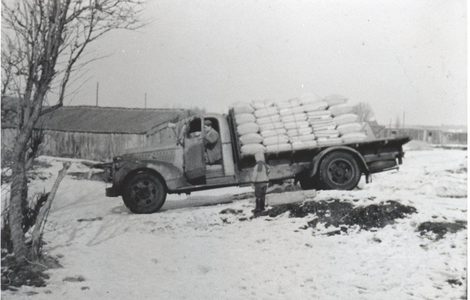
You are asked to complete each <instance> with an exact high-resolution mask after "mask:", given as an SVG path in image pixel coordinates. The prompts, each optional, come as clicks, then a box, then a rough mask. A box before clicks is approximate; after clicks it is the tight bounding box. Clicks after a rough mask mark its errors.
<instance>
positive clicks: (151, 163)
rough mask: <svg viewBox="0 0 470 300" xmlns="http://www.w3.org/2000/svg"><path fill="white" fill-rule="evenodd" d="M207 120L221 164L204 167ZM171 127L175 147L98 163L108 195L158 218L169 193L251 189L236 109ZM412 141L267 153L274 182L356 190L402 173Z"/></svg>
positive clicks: (249, 166)
mask: <svg viewBox="0 0 470 300" xmlns="http://www.w3.org/2000/svg"><path fill="white" fill-rule="evenodd" d="M204 120H211V121H212V124H213V128H214V129H215V130H216V131H217V132H218V133H219V136H220V140H221V145H222V163H221V164H215V165H206V163H205V159H204V144H203V139H204V130H202V129H203V123H204ZM168 126H169V127H170V128H173V131H174V136H175V137H174V143H173V144H168V145H159V146H155V147H152V148H141V149H131V150H128V151H126V153H125V154H123V155H121V156H117V157H115V158H114V159H113V161H112V162H110V163H105V164H100V165H97V167H100V168H103V169H105V170H106V171H107V173H108V180H109V181H110V182H112V186H111V187H108V188H107V189H106V196H108V197H118V196H122V198H123V200H124V203H125V205H126V206H127V207H128V208H129V209H130V210H131V211H132V212H134V213H154V212H157V211H158V210H159V209H160V208H161V207H162V206H163V204H164V202H165V199H166V196H167V194H168V193H179V194H181V193H186V194H189V193H191V192H193V191H199V190H207V189H215V188H221V187H228V186H247V185H250V184H251V183H250V174H251V172H252V170H253V167H254V165H255V160H254V157H253V155H242V154H241V152H240V141H239V139H238V135H237V127H236V125H235V122H234V113H233V110H230V111H229V114H228V115H225V114H224V115H222V114H213V113H209V114H205V115H203V116H192V117H188V118H186V119H183V120H180V121H179V122H177V123H169V124H168ZM409 140H410V139H409V138H408V137H401V138H392V139H377V140H371V141H364V142H361V143H352V144H343V145H339V146H324V147H314V148H310V149H305V150H298V151H286V152H279V153H268V154H266V162H267V164H268V165H269V166H270V174H269V178H270V181H271V182H273V183H276V182H282V181H283V180H286V179H294V181H295V183H297V182H298V183H300V186H301V187H302V188H303V189H337V190H351V189H354V188H355V187H356V186H357V184H358V183H359V180H360V178H361V176H362V175H363V174H364V175H365V176H366V182H367V183H368V182H369V179H370V174H372V173H377V172H382V171H387V170H391V169H398V165H399V164H402V159H403V156H404V152H403V149H402V146H403V145H404V144H405V143H407V142H408V141H409Z"/></svg>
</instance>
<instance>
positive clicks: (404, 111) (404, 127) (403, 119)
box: [403, 111, 405, 134]
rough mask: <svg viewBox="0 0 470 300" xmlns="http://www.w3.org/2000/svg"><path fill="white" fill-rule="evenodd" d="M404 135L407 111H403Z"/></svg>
mask: <svg viewBox="0 0 470 300" xmlns="http://www.w3.org/2000/svg"><path fill="white" fill-rule="evenodd" d="M403 134H405V111H403Z"/></svg>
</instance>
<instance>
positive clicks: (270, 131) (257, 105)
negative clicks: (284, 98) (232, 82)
mask: <svg viewBox="0 0 470 300" xmlns="http://www.w3.org/2000/svg"><path fill="white" fill-rule="evenodd" d="M252 106H253V108H254V109H255V112H254V115H255V117H256V123H257V124H258V126H259V127H260V134H261V137H262V138H263V141H262V143H263V145H264V146H265V147H266V152H267V153H274V152H280V151H289V150H291V146H290V144H289V143H288V141H289V139H288V137H287V135H286V133H287V130H286V129H285V128H284V123H282V121H281V115H280V114H279V109H278V107H277V106H275V104H274V101H272V100H265V101H255V102H253V103H252Z"/></svg>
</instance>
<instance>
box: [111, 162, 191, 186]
mask: <svg viewBox="0 0 470 300" xmlns="http://www.w3.org/2000/svg"><path fill="white" fill-rule="evenodd" d="M139 171H150V172H153V173H156V175H158V176H160V177H161V178H162V179H163V181H164V184H165V186H166V188H167V189H168V190H170V191H171V190H173V189H175V188H177V187H179V186H181V185H184V175H183V173H182V172H181V171H180V170H179V169H178V168H176V167H175V166H174V165H172V164H170V163H168V162H164V161H158V160H136V161H130V162H128V163H126V164H125V165H123V166H122V167H121V168H119V169H118V170H117V171H116V176H115V177H116V180H115V182H114V185H115V186H117V187H121V185H122V184H123V183H124V182H125V180H126V179H127V178H128V176H129V175H132V174H135V173H137V172H139ZM180 181H181V182H180Z"/></svg>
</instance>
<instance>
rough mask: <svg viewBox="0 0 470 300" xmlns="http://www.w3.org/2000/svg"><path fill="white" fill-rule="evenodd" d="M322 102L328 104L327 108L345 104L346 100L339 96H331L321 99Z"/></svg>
mask: <svg viewBox="0 0 470 300" xmlns="http://www.w3.org/2000/svg"><path fill="white" fill-rule="evenodd" d="M323 101H325V102H326V103H328V106H333V105H338V104H345V103H346V102H347V101H348V98H346V97H344V96H341V95H337V94H333V95H329V96H326V97H325V98H323Z"/></svg>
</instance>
